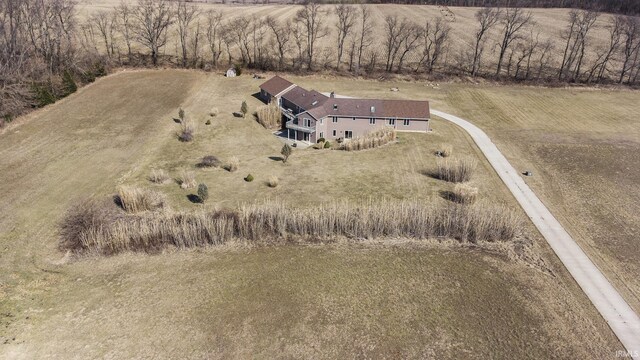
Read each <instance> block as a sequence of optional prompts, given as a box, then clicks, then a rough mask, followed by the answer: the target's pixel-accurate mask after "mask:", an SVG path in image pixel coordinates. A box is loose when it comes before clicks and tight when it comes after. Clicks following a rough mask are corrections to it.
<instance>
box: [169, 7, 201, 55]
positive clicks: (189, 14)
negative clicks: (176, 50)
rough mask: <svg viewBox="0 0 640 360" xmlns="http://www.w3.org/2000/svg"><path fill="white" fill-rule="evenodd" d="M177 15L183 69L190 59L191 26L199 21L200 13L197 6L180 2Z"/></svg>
mask: <svg viewBox="0 0 640 360" xmlns="http://www.w3.org/2000/svg"><path fill="white" fill-rule="evenodd" d="M175 15H176V19H177V22H176V23H177V25H178V37H179V38H180V47H181V50H182V67H187V60H188V58H189V54H188V51H187V49H188V44H189V40H190V38H191V35H192V34H191V32H192V29H191V24H192V23H193V21H194V20H197V19H198V17H199V16H200V11H199V10H198V8H197V7H196V6H195V5H193V4H190V3H187V2H186V1H185V0H180V1H179V2H178V5H177V9H176V12H175ZM198 25H199V23H198ZM198 30H199V27H198ZM198 35H199V34H198ZM196 42H197V39H196Z"/></svg>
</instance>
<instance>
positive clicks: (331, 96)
mask: <svg viewBox="0 0 640 360" xmlns="http://www.w3.org/2000/svg"><path fill="white" fill-rule="evenodd" d="M329 97H330V98H332V99H333V98H334V97H336V93H334V92H333V91H332V92H331V94H329Z"/></svg>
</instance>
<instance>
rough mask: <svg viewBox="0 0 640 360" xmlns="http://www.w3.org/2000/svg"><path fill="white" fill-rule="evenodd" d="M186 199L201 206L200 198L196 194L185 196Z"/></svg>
mask: <svg viewBox="0 0 640 360" xmlns="http://www.w3.org/2000/svg"><path fill="white" fill-rule="evenodd" d="M187 199H189V201H191V202H192V203H194V204H202V199H200V196H198V195H196V194H189V195H187Z"/></svg>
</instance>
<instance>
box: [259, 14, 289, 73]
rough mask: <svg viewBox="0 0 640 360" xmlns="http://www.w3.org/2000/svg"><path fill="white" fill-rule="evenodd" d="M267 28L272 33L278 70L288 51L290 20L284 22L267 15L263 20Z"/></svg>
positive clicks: (281, 66)
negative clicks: (276, 53) (276, 52)
mask: <svg viewBox="0 0 640 360" xmlns="http://www.w3.org/2000/svg"><path fill="white" fill-rule="evenodd" d="M265 24H266V26H267V28H269V30H270V31H271V34H272V35H273V41H274V42H275V47H276V49H277V51H278V70H282V68H283V67H284V61H285V57H286V55H287V53H288V52H289V49H290V46H289V40H291V22H286V23H284V24H282V23H280V22H279V21H278V20H277V19H275V18H274V17H272V16H268V17H267V19H266V20H265Z"/></svg>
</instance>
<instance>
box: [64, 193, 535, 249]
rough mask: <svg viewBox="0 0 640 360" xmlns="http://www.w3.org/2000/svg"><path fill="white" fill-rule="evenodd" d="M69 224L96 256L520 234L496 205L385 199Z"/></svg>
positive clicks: (515, 219)
mask: <svg viewBox="0 0 640 360" xmlns="http://www.w3.org/2000/svg"><path fill="white" fill-rule="evenodd" d="M104 213H105V214H108V212H106V211H104ZM90 215H91V214H90ZM68 221H72V222H73V223H80V224H84V225H85V228H84V229H83V230H82V234H83V235H82V236H81V238H82V251H87V252H97V253H100V254H113V253H118V252H122V251H128V250H133V251H144V252H148V251H157V250H158V249H162V248H166V247H168V246H175V247H178V248H188V247H195V246H206V245H220V244H224V243H227V242H229V241H231V240H241V241H248V242H252V243H255V242H262V243H264V242H267V243H273V242H278V241H296V242H300V241H311V242H315V241H332V240H335V239H337V238H350V239H356V240H361V239H372V240H373V239H397V238H410V239H418V240H422V239H429V238H446V239H455V240H458V241H460V242H472V243H477V242H479V241H511V240H513V239H514V238H515V237H516V236H517V235H518V234H520V232H521V230H522V224H523V222H522V219H521V218H520V215H518V214H517V213H516V212H515V211H513V210H510V209H508V208H506V207H502V206H495V205H488V204H484V203H482V204H478V205H472V206H461V205H452V204H450V205H447V206H433V205H423V204H419V203H416V202H389V201H383V202H381V203H372V202H369V203H361V204H356V203H347V202H343V203H332V204H328V205H320V206H318V207H316V208H311V209H292V208H290V207H288V206H285V205H284V204H283V203H281V202H267V203H264V204H261V205H247V206H243V207H242V208H241V209H240V210H237V211H235V210H216V211H212V212H197V213H175V214H169V213H147V214H142V215H129V216H126V217H114V218H113V219H109V221H108V224H109V225H108V226H102V224H101V226H94V225H93V223H92V222H91V221H78V219H77V217H71V218H70V219H69V220H68ZM63 224H64V223H63ZM76 232H77V231H76ZM72 240H73V239H63V244H66V243H71V244H76V242H74V241H72ZM69 250H77V248H70V249H69Z"/></svg>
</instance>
